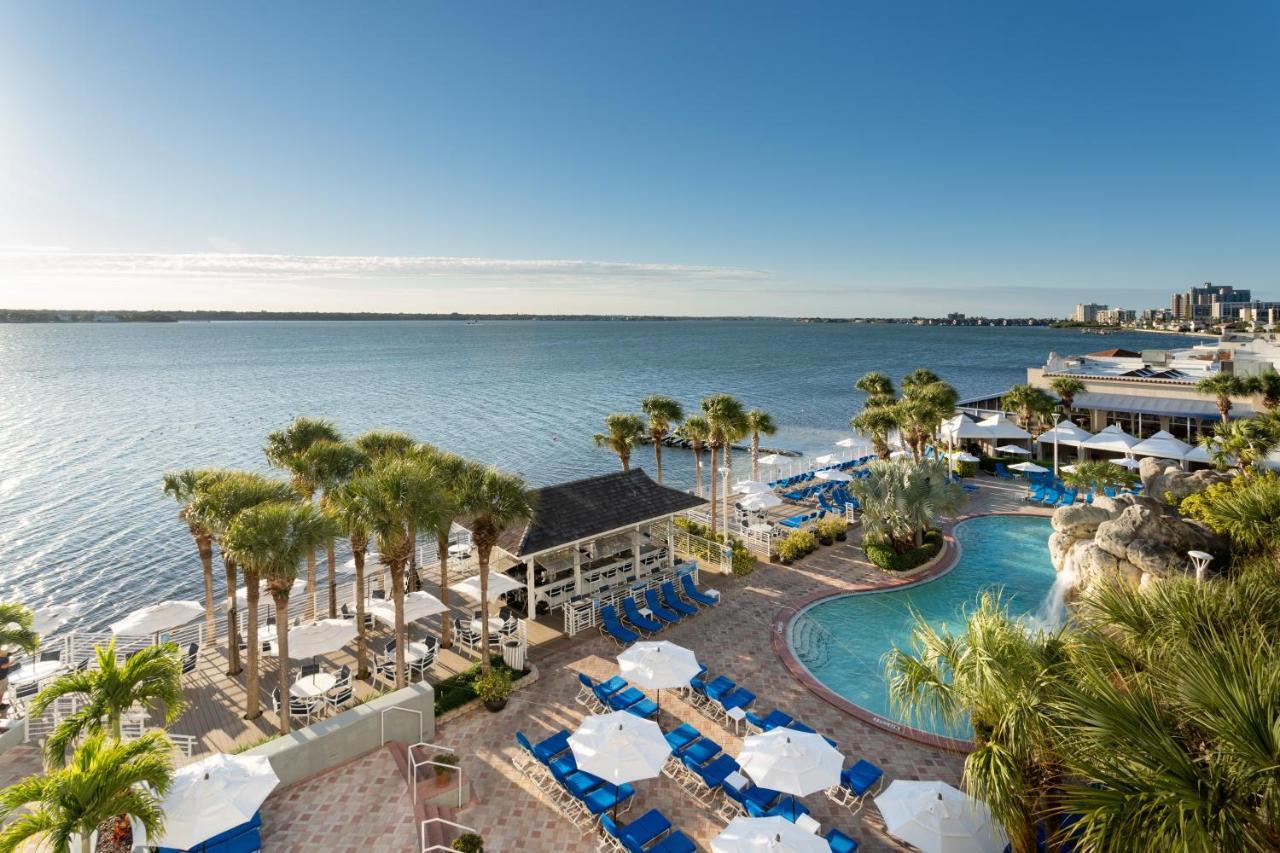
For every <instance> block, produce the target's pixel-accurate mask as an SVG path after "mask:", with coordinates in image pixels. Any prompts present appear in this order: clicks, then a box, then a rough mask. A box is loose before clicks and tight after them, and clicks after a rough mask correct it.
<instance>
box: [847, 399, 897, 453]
mask: <svg viewBox="0 0 1280 853" xmlns="http://www.w3.org/2000/svg"><path fill="white" fill-rule="evenodd" d="M898 414H899V413H898V409H897V407H896V406H870V407H866V408H864V409H863V410H862V411H861V412H859V413H858V414H856V415H854V416H853V417H852V418H851V419H850V420H849V428H850V429H852V430H854V431H855V432H860V433H862V434H863V435H865V436H867V437H868V438H870V439H871V446H872V447H874V448H875V451H876V456H877V457H879V458H880V459H881V460H887V459H888V458H889V455H890V453H892V450H891V448H890V447H889V434H890V433H891V432H893V431H894V430H896V429H897V428H898Z"/></svg>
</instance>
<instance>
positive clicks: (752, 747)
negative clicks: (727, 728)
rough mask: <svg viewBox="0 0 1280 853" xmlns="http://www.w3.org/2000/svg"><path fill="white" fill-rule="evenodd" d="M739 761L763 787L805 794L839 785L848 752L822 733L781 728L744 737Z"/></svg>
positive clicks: (797, 794) (798, 794)
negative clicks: (841, 749)
mask: <svg viewBox="0 0 1280 853" xmlns="http://www.w3.org/2000/svg"><path fill="white" fill-rule="evenodd" d="M738 763H739V764H740V765H742V772H743V773H745V774H747V775H748V776H750V777H751V781H753V782H755V783H756V784H757V785H759V786H761V787H762V788H772V789H773V790H775V791H782V792H783V793H784V794H795V795H796V796H797V797H803V796H806V795H808V794H812V793H813V792H814V791H823V790H826V789H827V788H831V787H834V786H836V785H839V784H840V767H841V765H843V764H844V756H842V755H841V754H840V753H839V752H837V751H836V749H835V747H833V746H832V745H831V744H829V743H827V741H826V739H824V738H823V737H822V735H819V734H814V733H812V732H801V731H796V730H795V729H788V728H779V729H774V730H772V731H768V732H765V733H764V734H759V735H750V736H748V737H746V738H744V739H743V741H742V751H741V752H740V753H738Z"/></svg>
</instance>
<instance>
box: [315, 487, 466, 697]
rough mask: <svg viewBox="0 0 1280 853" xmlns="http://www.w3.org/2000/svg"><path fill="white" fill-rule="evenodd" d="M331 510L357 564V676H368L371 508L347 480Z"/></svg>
mask: <svg viewBox="0 0 1280 853" xmlns="http://www.w3.org/2000/svg"><path fill="white" fill-rule="evenodd" d="M328 511H329V513H330V515H331V517H332V518H333V519H334V520H335V521H336V522H337V524H338V528H339V530H341V531H342V533H343V534H345V535H346V537H347V543H348V544H349V545H350V546H351V556H352V559H354V560H355V564H356V583H355V586H356V595H355V599H356V600H355V608H356V678H361V679H363V678H368V677H369V654H368V648H367V642H366V639H365V627H364V613H365V611H364V602H365V584H364V560H365V556H366V554H367V552H368V550H369V508H368V505H367V504H366V502H365V500H364V498H363V497H362V496H361V494H360V493H359V492H357V491H356V490H355V489H353V488H351V483H350V482H347V483H345V484H343V485H342V486H341V487H339V488H338V489H336V490H335V491H334V492H333V493H332V495H331V496H330V499H329V506H328ZM446 621H448V620H446Z"/></svg>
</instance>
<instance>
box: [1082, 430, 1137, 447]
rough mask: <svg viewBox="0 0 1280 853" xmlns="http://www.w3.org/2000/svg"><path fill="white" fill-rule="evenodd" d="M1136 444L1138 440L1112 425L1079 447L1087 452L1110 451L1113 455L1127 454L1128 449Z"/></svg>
mask: <svg viewBox="0 0 1280 853" xmlns="http://www.w3.org/2000/svg"><path fill="white" fill-rule="evenodd" d="M1137 443H1138V439H1136V438H1134V437H1133V436H1131V435H1129V433H1127V432H1125V431H1124V430H1122V429H1121V428H1120V427H1118V426H1116V425H1115V424H1112V425H1111V426H1109V427H1107V428H1106V429H1104V430H1102V431H1101V432H1099V433H1098V434H1097V435H1095V436H1094V437H1093V438H1090V439H1088V440H1086V441H1085V442H1084V444H1083V445H1081V446H1082V447H1085V448H1087V449H1089V450H1110V451H1112V452H1113V453H1128V452H1129V448H1131V447H1133V446H1134V445H1135V444H1137Z"/></svg>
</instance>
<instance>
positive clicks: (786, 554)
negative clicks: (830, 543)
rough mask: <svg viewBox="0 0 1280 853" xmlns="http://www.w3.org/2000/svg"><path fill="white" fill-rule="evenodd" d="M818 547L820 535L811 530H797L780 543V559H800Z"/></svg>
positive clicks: (787, 561)
mask: <svg viewBox="0 0 1280 853" xmlns="http://www.w3.org/2000/svg"><path fill="white" fill-rule="evenodd" d="M817 547H818V537H816V536H814V535H813V533H812V532H811V531H808V530H797V531H796V532H795V533H790V534H788V535H787V538H785V539H783V540H782V541H781V542H779V543H778V559H779V560H782V562H784V563H789V562H791V561H792V560H798V559H800V558H801V557H803V556H804V555H805V554H808V553H810V552H811V551H813V549H815V548H817Z"/></svg>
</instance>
